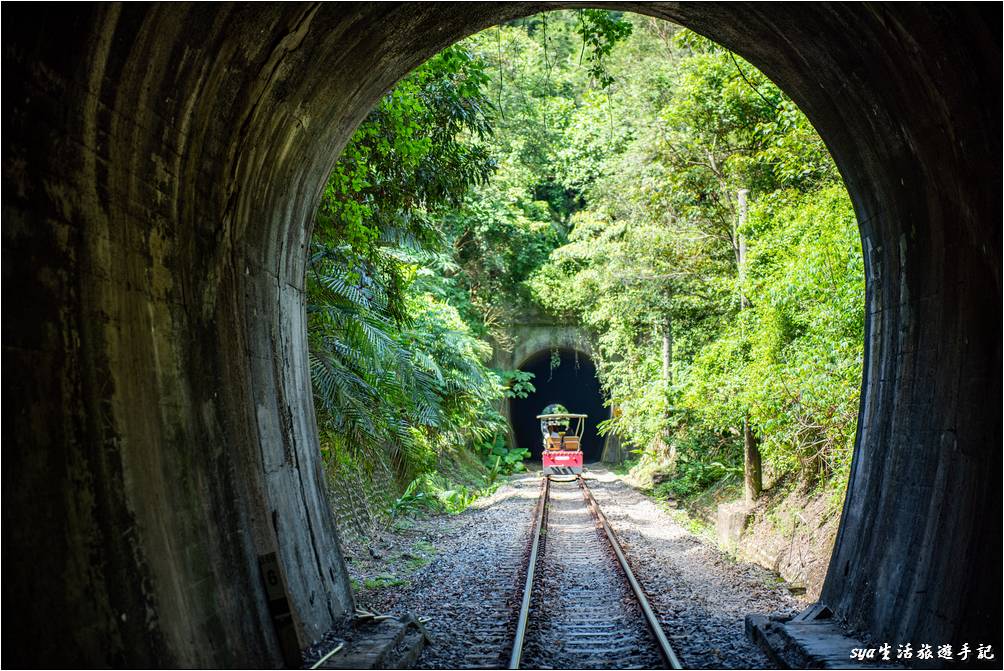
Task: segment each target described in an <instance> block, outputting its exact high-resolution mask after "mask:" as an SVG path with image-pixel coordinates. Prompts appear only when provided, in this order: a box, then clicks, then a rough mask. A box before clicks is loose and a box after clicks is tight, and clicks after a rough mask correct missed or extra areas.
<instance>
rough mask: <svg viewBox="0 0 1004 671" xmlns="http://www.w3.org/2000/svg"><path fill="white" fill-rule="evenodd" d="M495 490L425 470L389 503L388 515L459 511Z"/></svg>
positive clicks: (453, 512) (451, 513)
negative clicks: (458, 481)
mask: <svg viewBox="0 0 1004 671" xmlns="http://www.w3.org/2000/svg"><path fill="white" fill-rule="evenodd" d="M492 491H494V486H491V485H490V486H488V487H483V488H480V489H476V488H471V487H468V486H466V485H460V484H456V483H452V482H450V481H449V480H447V479H446V478H444V477H442V476H440V475H437V474H434V473H426V474H424V475H422V476H420V477H418V478H415V479H414V480H412V481H411V483H409V485H408V486H407V487H406V488H405V490H404V493H403V494H401V496H400V497H398V498H397V499H396V500H395V501H394V503H393V505H392V506H391V515H392V516H394V517H398V516H401V515H417V514H421V513H447V514H450V515H456V514H458V513H462V512H463V511H464V510H466V509H467V507H468V506H470V505H471V504H472V503H474V501H476V500H477V499H478V498H480V497H482V496H487V495H488V494H491V492H492Z"/></svg>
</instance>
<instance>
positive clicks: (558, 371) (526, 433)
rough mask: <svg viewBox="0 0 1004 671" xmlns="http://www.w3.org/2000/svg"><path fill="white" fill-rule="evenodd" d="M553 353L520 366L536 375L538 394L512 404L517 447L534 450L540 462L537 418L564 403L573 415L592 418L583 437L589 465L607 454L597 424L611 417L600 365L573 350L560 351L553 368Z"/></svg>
mask: <svg viewBox="0 0 1004 671" xmlns="http://www.w3.org/2000/svg"><path fill="white" fill-rule="evenodd" d="M552 351H553V350H545V351H542V352H538V353H537V354H534V355H533V356H531V357H530V358H529V359H527V360H526V362H525V363H524V364H523V365H521V366H520V370H524V371H526V372H528V373H533V374H534V378H533V385H534V387H536V389H537V391H536V392H535V393H533V394H530V395H529V396H527V397H526V398H514V399H512V401H510V406H509V408H510V413H511V414H510V416H511V418H512V428H513V432H514V433H515V435H516V444H517V445H518V446H519V447H525V448H527V449H528V450H530V452H531V454H532V455H533V459H534V460H539V459H540V453H541V447H542V446H541V440H540V426H539V423H538V421H537V415H538V414H540V411H541V410H543V409H544V407H546V406H548V405H550V404H551V403H560V404H562V405H563V406H565V407H566V408H568V411H569V412H580V413H584V414H586V415H589V418H588V419H587V420H586V428H585V431H584V432H583V434H582V451H583V455H582V456H583V460H584V461H585V463H587V464H588V463H592V462H595V461H599V460H600V456H601V455H602V453H603V438H602V437H600V435H599V433H598V432H597V429H596V425H597V424H599V423H600V422H601V421H603V420H604V419H606V418H607V417H608V416H609V414H610V413H609V412H607V409H606V408H604V407H603V394H602V392H601V391H600V381H599V379H598V378H597V377H596V365H595V364H594V363H593V360H592V359H590V358H589V357H588V356H587V355H585V354H583V353H582V352H575V351H573V350H570V349H559V350H557V354H558V358H559V359H560V361H559V362H558V366H557V367H555V368H552V367H551V358H552Z"/></svg>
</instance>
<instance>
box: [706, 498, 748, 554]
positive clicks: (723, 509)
mask: <svg viewBox="0 0 1004 671" xmlns="http://www.w3.org/2000/svg"><path fill="white" fill-rule="evenodd" d="M750 517H751V507H750V506H749V505H748V504H747V503H746V502H745V501H736V502H734V503H723V504H722V505H720V506H718V516H717V520H716V523H715V531H716V532H717V534H718V542H719V543H720V544H721V545H722V546H723V547H727V548H734V547H735V546H736V545H738V544H739V539H740V538H741V537H742V534H743V530H744V529H745V528H746V525H747V524H748V523H749V521H750Z"/></svg>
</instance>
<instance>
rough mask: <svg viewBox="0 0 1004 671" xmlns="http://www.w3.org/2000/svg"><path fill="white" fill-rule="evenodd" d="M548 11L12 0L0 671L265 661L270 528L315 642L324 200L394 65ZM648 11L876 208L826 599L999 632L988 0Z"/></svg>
mask: <svg viewBox="0 0 1004 671" xmlns="http://www.w3.org/2000/svg"><path fill="white" fill-rule="evenodd" d="M548 6H557V5H548ZM607 6H609V5H607ZM623 6H624V7H625V8H631V7H632V6H633V5H631V4H630V3H623ZM542 7H544V5H539V4H518V5H516V4H508V3H498V4H486V3H464V4H462V5H460V4H454V5H450V4H436V3H428V4H422V5H411V6H402V5H399V4H392V3H380V4H376V3H374V4H365V5H362V4H349V3H333V4H328V5H323V6H320V7H318V6H315V5H295V4H285V5H258V4H256V5H248V6H231V5H218V4H214V5H196V6H191V5H173V4H163V5H146V4H144V5H138V4H129V5H122V6H119V5H68V6H62V7H60V8H59V9H58V10H55V9H53V8H50V7H44V6H43V7H38V6H25V5H10V4H5V5H4V6H3V9H2V11H3V21H2V24H3V30H4V39H3V45H4V51H3V64H4V65H3V68H4V70H3V86H4V90H3V93H4V95H3V103H2V104H3V115H4V116H3V122H4V131H5V132H4V134H3V175H4V176H3V299H4V317H5V319H4V321H3V348H4V349H3V356H4V366H3V373H2V376H3V392H4V404H5V405H4V419H5V420H6V421H5V431H6V435H5V444H4V453H5V456H6V459H5V463H4V469H3V559H4V562H3V564H4V576H3V604H4V615H5V616H6V617H4V632H3V633H4V641H5V643H6V645H5V646H4V649H3V650H4V652H3V655H4V657H3V664H4V665H5V666H19V665H25V664H28V665H32V666H35V665H53V666H67V665H88V666H93V665H113V666H123V665H128V666H154V665H158V666H160V665H174V666H185V667H189V666H235V665H242V666H261V665H269V664H273V663H275V662H276V661H277V660H279V659H280V653H279V649H278V644H277V641H276V635H275V633H274V631H273V629H272V628H271V615H270V613H269V610H268V604H267V602H266V596H265V589H264V587H263V585H262V581H261V576H260V574H259V570H258V557H259V556H261V555H263V554H267V553H269V552H277V553H278V556H279V558H280V560H281V566H282V569H283V572H284V581H285V583H286V584H287V585H288V592H289V594H288V596H289V605H290V607H291V609H292V612H293V618H294V621H295V622H296V624H297V628H298V631H299V635H300V637H301V640H302V642H309V640H311V638H312V637H313V636H316V635H317V633H319V632H320V631H322V630H324V629H326V628H327V627H328V626H329V625H330V624H331V623H332V622H334V621H336V620H337V619H339V618H340V617H342V616H343V614H344V613H346V612H348V609H349V608H350V606H351V597H350V594H349V591H348V585H347V581H346V579H345V572H344V567H343V565H342V562H341V559H340V557H339V553H338V540H337V535H336V531H335V528H334V524H333V522H332V516H331V514H330V512H329V511H328V509H327V507H326V506H325V505H324V502H323V498H324V497H323V488H322V481H321V474H320V469H319V465H318V459H317V455H316V438H315V436H314V433H313V414H312V412H313V411H312V408H311V403H310V392H309V386H308V385H309V383H308V379H307V366H306V357H305V354H304V349H303V335H302V334H303V321H304V315H303V304H302V294H301V286H302V277H303V261H304V254H305V242H306V240H307V236H308V234H309V222H310V217H311V212H312V209H313V206H314V204H315V203H316V202H317V200H318V197H319V194H320V191H321V187H322V184H323V181H324V178H325V176H326V174H327V172H328V170H329V169H330V168H331V166H332V164H333V162H334V160H335V158H336V155H337V153H338V151H339V150H340V148H341V147H342V146H343V145H344V143H345V141H346V140H347V138H348V137H349V135H350V132H351V130H352V128H353V127H354V126H355V125H356V124H357V123H358V122H359V120H360V119H361V118H362V117H363V115H364V114H365V113H366V111H367V109H369V107H370V106H371V105H372V104H373V103H374V102H375V101H376V100H377V99H378V97H379V96H380V95H381V94H382V92H383V91H385V90H386V89H387V88H388V87H389V86H390V85H391V84H392V83H393V82H394V81H395V80H396V79H397V78H399V77H400V76H402V75H403V74H404V73H405V72H407V71H408V70H409V69H410V68H412V67H414V66H415V65H417V64H418V63H419V62H421V61H422V60H423V59H424V58H426V57H428V56H430V55H431V54H433V53H434V52H436V51H437V50H439V49H441V48H442V47H444V46H446V45H447V44H449V43H450V42H452V41H454V40H456V39H458V38H460V37H462V36H464V35H466V34H468V33H470V32H473V31H475V30H477V29H479V28H483V27H486V26H488V25H491V24H492V23H495V22H497V21H499V20H502V19H506V18H511V17H513V16H516V15H519V14H528V13H532V12H535V11H537V10H539V9H541V8H542ZM637 8H638V9H640V10H641V11H645V12H648V13H652V14H656V15H660V16H663V17H665V18H670V19H675V20H677V21H679V22H682V23H684V24H686V25H689V26H691V27H693V28H694V29H695V30H697V31H699V32H702V33H705V34H707V35H708V36H710V37H712V38H714V39H716V40H718V41H720V42H722V43H723V44H725V45H726V46H729V47H731V48H733V49H735V50H736V51H738V52H739V53H741V54H743V55H744V56H745V57H746V58H748V59H749V60H750V61H751V62H753V63H754V64H756V65H757V66H759V67H760V68H761V69H763V70H764V71H765V72H766V73H767V74H768V75H769V76H771V77H772V78H773V79H774V80H775V81H776V82H777V83H778V84H779V85H781V87H782V88H784V89H785V90H786V91H787V92H788V93H789V94H790V95H791V96H792V97H793V98H794V99H795V100H796V102H797V103H798V104H799V105H801V106H802V107H803V109H805V111H806V112H807V113H808V115H809V117H810V118H811V119H812V121H813V123H814V124H816V126H817V128H819V130H820V132H821V133H822V135H823V137H824V138H825V139H826V141H827V143H828V145H829V146H830V148H831V149H832V151H833V154H834V156H835V158H836V160H837V163H838V165H839V166H840V169H841V171H842V172H843V174H844V176H845V179H846V181H847V185H848V187H849V189H850V191H851V194H852V197H853V200H854V204H855V208H856V211H857V214H858V217H859V220H860V222H861V230H862V238H863V243H864V250H865V255H866V256H865V258H866V267H867V276H868V291H867V315H868V317H867V333H868V341H867V347H866V363H865V371H864V387H863V395H862V415H861V422H860V426H859V435H858V447H857V456H856V460H855V465H854V469H853V473H852V478H851V486H850V492H849V495H848V498H847V502H846V506H845V513H844V523H843V528H842V531H841V533H840V536H839V538H838V540H837V544H836V548H835V550H834V554H833V560H832V563H831V570H830V572H829V575H828V578H827V583H826V586H825V588H824V592H823V599H824V600H825V601H826V602H827V603H828V604H829V605H831V607H832V608H833V611H834V613H835V614H836V616H837V617H838V618H843V619H846V620H847V621H848V622H849V623H851V624H852V625H853V626H855V627H857V628H859V629H861V630H864V631H866V632H868V635H869V636H873V637H875V638H876V639H888V640H919V639H924V640H943V641H949V640H951V641H961V640H969V641H973V640H975V639H978V638H982V639H986V640H995V639H996V637H997V636H998V635H999V632H1000V604H999V603H998V601H997V595H998V594H1000V566H1001V531H1000V529H1001V527H1000V526H999V524H998V520H997V517H996V515H997V511H999V510H1000V503H1001V494H1000V492H1001V486H1000V481H999V474H1000V472H1001V422H1000V407H1001V342H1000V338H999V334H1000V327H1001V321H1000V306H1001V273H1000V271H1001V207H1000V204H1001V201H1000V194H1001V172H1000V167H1001V151H1000V148H1001V132H1000V131H1001V125H1000V119H1001V100H1000V96H999V85H1000V81H1001V68H1000V64H1001V48H1000V25H1001V9H1000V6H999V5H984V6H982V7H979V6H977V7H971V6H961V7H960V6H959V5H902V4H900V5H870V4H869V5H862V4H854V5H846V6H845V5H817V4H808V3H802V4H799V5H768V4H763V5H759V4H728V5H717V4H713V3H699V4H694V5H679V4H675V3H666V4H645V5H639V6H637ZM998 647H999V646H998Z"/></svg>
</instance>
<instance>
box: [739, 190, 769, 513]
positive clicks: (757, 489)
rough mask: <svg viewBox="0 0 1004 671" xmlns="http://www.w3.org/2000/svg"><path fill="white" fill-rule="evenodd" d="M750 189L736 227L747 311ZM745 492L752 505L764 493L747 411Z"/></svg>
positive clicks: (742, 298) (741, 194)
mask: <svg viewBox="0 0 1004 671" xmlns="http://www.w3.org/2000/svg"><path fill="white" fill-rule="evenodd" d="M748 193H749V190H748V189H739V194H738V195H739V223H738V225H737V226H736V247H737V248H738V250H739V254H738V259H737V260H738V262H739V263H738V265H739V309H740V311H742V310H745V309H746V307H747V306H748V302H747V300H746V292H745V290H744V289H745V286H746V239H745V237H744V236H743V234H742V232H741V231H742V229H743V228H744V227H745V226H746V195H747V194H748ZM743 485H744V486H743V490H744V492H745V494H746V503H752V502H753V501H754V500H755V499H756V498H757V497H759V496H760V493H761V492H762V491H763V463H762V460H761V458H760V446H759V445H757V441H756V436H754V435H753V429H752V428H751V427H750V413H749V409H747V410H746V413H745V415H744V416H743Z"/></svg>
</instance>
